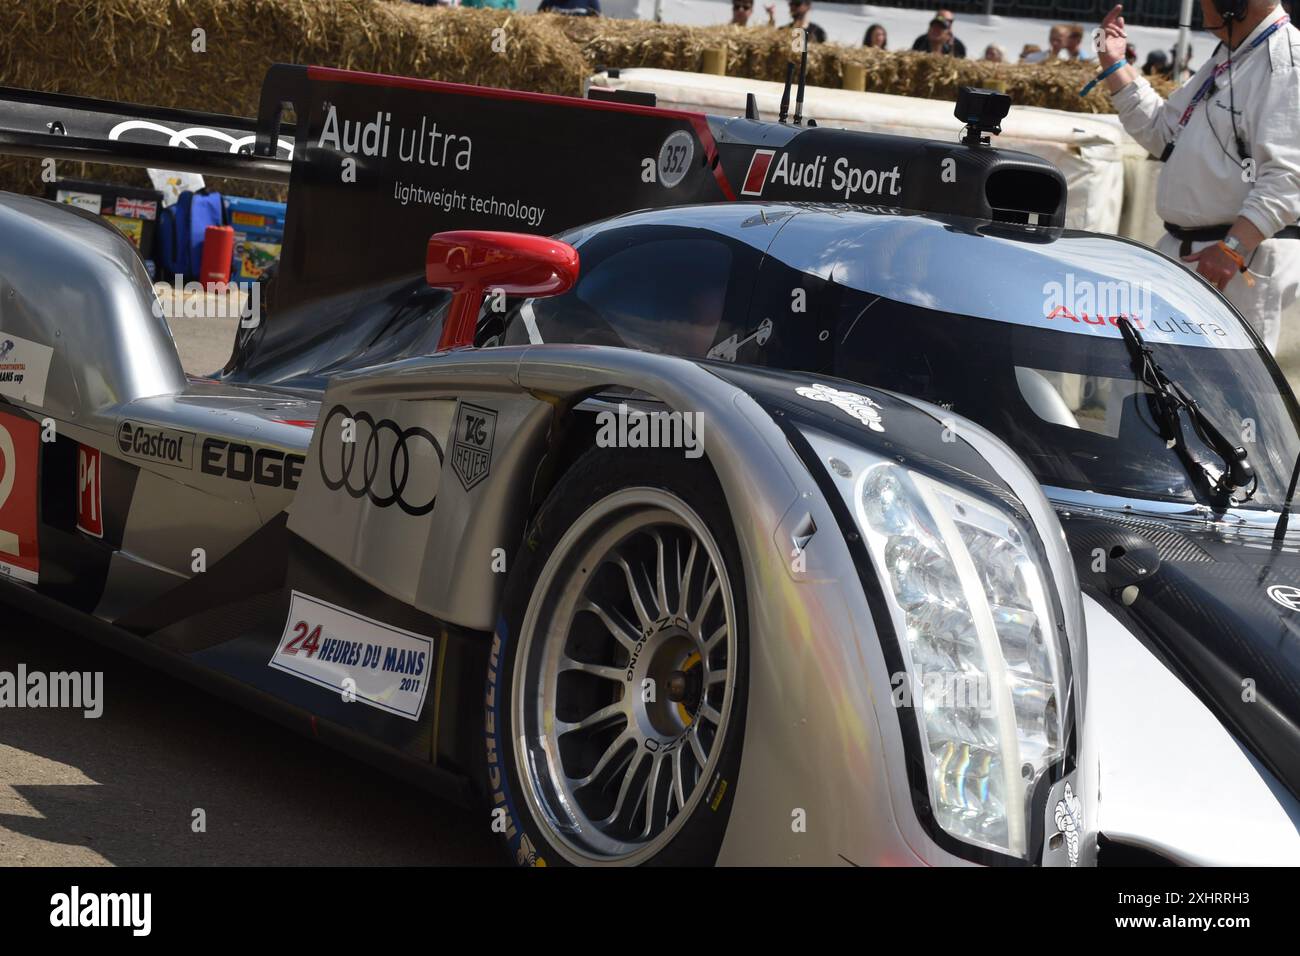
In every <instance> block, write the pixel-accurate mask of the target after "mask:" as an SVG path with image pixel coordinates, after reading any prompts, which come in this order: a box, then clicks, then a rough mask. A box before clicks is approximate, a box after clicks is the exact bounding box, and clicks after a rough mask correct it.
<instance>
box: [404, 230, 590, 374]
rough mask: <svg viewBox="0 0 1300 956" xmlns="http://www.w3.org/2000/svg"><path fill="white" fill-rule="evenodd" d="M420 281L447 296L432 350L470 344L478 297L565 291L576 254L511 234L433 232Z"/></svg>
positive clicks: (555, 243)
mask: <svg viewBox="0 0 1300 956" xmlns="http://www.w3.org/2000/svg"><path fill="white" fill-rule="evenodd" d="M424 274H425V278H426V279H427V280H428V283H429V285H431V286H433V287H434V288H437V289H449V290H451V293H452V299H451V308H450V309H449V310H448V312H447V320H446V322H444V323H443V327H442V337H441V338H440V339H439V340H438V351H440V352H441V351H443V350H445V349H454V348H467V347H470V346H472V345H473V344H474V331H475V328H476V327H477V325H478V313H479V308H480V307H481V306H482V305H483V296H484V295H486V294H487V293H488V292H495V291H496V290H498V289H500V290H501V291H502V292H504V293H505V294H506V295H525V296H543V295H559V294H560V293H562V292H567V291H568V290H569V289H570V288H571V287H572V286H573V283H574V282H576V281H577V279H578V250H577V249H575V248H573V246H571V245H569V244H568V243H567V242H560V241H559V240H558V239H549V238H547V237H546V236H530V235H525V234H523V233H517V232H478V231H471V230H463V231H459V232H439V233H435V234H434V235H433V236H432V237H430V239H429V251H428V255H427V256H426V258H425V273H424Z"/></svg>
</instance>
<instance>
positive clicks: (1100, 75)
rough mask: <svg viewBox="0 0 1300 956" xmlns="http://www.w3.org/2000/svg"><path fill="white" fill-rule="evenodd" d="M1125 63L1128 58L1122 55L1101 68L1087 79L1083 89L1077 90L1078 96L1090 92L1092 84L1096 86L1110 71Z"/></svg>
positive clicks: (1112, 71)
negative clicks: (1104, 67)
mask: <svg viewBox="0 0 1300 956" xmlns="http://www.w3.org/2000/svg"><path fill="white" fill-rule="evenodd" d="M1127 63H1128V60H1126V59H1124V58H1123V57H1120V58H1119V59H1118V60H1116V61H1115V62H1114V63H1112V64H1111V65H1110V66H1108V67H1106V69H1104V70H1102V71H1101V72H1100V73H1098V74H1097V75H1096V76H1094V77H1093V78H1092V79H1091V80H1089V81H1088V85H1087V86H1085V87H1084V88H1083V89H1081V90H1080V91H1079V95H1080V96H1087V95H1088V94H1089V93H1091V92H1092V88H1093V87H1094V86H1096V85H1097V84H1098V83H1100V82H1101V81H1102V80H1104V79H1106V77H1108V76H1110V75H1111V74H1112V73H1114V72H1115V71H1116V70H1118V69H1119V68H1120V67H1121V66H1124V65H1125V64H1127Z"/></svg>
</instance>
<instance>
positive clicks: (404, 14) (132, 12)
mask: <svg viewBox="0 0 1300 956" xmlns="http://www.w3.org/2000/svg"><path fill="white" fill-rule="evenodd" d="M555 19H557V18H554V17H536V16H520V15H517V14H512V13H509V12H507V11H497V10H469V9H466V10H458V9H450V8H442V9H438V8H430V7H423V6H419V5H416V4H396V3H381V2H375V0H90V2H85V3H68V2H67V0H0V84H5V85H12V86H23V87H28V88H31V89H40V90H48V91H51V92H61V93H78V94H82V95H85V96H95V97H102V98H107V99H119V100H126V101H128V102H137V103H149V104H152V105H157V106H178V107H189V108H193V109H203V110H210V111H213V112H226V113H237V114H240V115H244V116H250V115H255V114H256V112H257V101H258V94H259V91H260V89H261V83H262V77H263V76H264V74H265V73H266V70H267V68H268V67H269V66H270V65H271V64H273V63H276V62H282V63H283V62H289V63H305V64H320V65H326V66H337V67H342V68H344V69H353V70H367V71H371V72H377V73H395V74H400V75H403V76H417V77H422V78H426V79H436V80H456V81H460V82H466V83H476V84H480V85H484V86H498V87H507V86H509V87H514V88H517V89H528V90H538V91H543V92H556V93H560V92H562V93H575V92H577V91H578V90H579V89H581V84H582V79H583V77H584V76H585V75H586V73H587V64H586V62H585V61H584V60H583V58H582V55H581V53H580V52H579V51H578V49H577V48H576V47H575V46H574V44H573V43H572V42H571V41H570V40H569V39H568V38H567V37H566V36H565V35H564V34H563V33H562V32H561V31H560V30H559V29H558V28H557V27H556V26H555V24H554V21H555ZM498 28H500V29H501V30H502V31H503V32H502V33H499V34H494V30H497V29H498ZM196 29H201V30H203V31H204V35H203V46H204V47H205V48H206V49H205V51H203V52H200V51H198V50H196V49H195V47H196V41H195V37H194V33H193V31H194V30H196ZM501 39H504V41H505V42H504V49H502V46H503V45H502V44H501V43H500V42H499V41H500V40H501ZM494 41H497V42H496V43H494ZM38 171H39V165H38V163H37V162H36V161H34V160H15V159H4V160H0V189H10V190H17V191H21V192H40V191H41V189H42V187H41V184H40V183H39V182H38ZM59 172H60V175H61V176H76V177H82V178H93V179H104V178H109V179H112V180H115V181H129V182H132V183H135V184H139V185H145V184H147V178H146V177H145V175H144V173H143V172H142V171H123V170H112V169H111V168H110V167H99V166H90V167H87V166H85V165H84V164H73V163H62V164H60V165H59ZM214 185H217V186H219V184H218V183H215V182H214ZM237 191H238V192H240V193H241V194H244V195H250V194H251V195H262V196H266V195H274V194H275V193H276V190H275V189H274V187H270V188H268V187H255V186H253V185H252V184H244V183H240V184H239V185H238V187H237Z"/></svg>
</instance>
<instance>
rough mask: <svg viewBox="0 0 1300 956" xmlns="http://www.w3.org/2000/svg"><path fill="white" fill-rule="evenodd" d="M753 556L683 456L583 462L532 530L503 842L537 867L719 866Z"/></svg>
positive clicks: (497, 659)
mask: <svg viewBox="0 0 1300 956" xmlns="http://www.w3.org/2000/svg"><path fill="white" fill-rule="evenodd" d="M747 623H748V620H747V608H746V601H745V588H744V576H743V570H742V566H741V560H740V552H739V547H738V545H737V542H736V536H735V532H734V530H733V528H732V525H731V519H730V512H729V509H728V508H727V505H726V501H725V499H724V498H723V496H722V490H721V488H720V487H719V485H718V482H717V479H716V478H715V477H714V475H713V472H712V471H711V469H710V468H709V466H708V464H707V463H706V462H705V460H704V459H698V460H694V461H692V460H688V459H686V458H684V457H683V456H682V455H681V454H680V452H678V453H673V452H665V451H650V450H639V449H638V450H632V449H600V448H593V449H592V450H591V451H589V452H587V453H586V454H585V455H584V456H583V457H582V458H580V459H579V460H578V462H577V463H576V464H575V465H574V466H573V467H572V469H570V471H569V472H567V473H566V474H565V475H564V476H563V478H562V479H561V480H560V481H559V483H558V484H557V486H556V487H555V489H554V490H553V491H552V492H551V494H550V496H549V497H548V498H547V500H546V501H545V503H544V504H543V506H542V508H541V509H540V511H539V512H538V515H537V517H536V518H535V519H534V521H533V523H532V525H531V526H530V528H529V531H528V534H527V535H526V538H525V543H524V546H523V548H522V549H521V551H520V555H519V558H518V559H517V560H516V562H515V566H514V568H513V569H512V573H511V578H510V581H509V583H508V585H507V588H506V599H505V604H504V607H503V613H502V615H501V618H500V622H499V624H498V627H497V633H496V634H495V635H494V638H493V645H492V648H491V653H490V659H489V663H488V675H487V709H486V715H485V720H486V724H487V727H486V731H487V733H486V740H487V777H488V780H487V783H488V792H489V797H490V800H491V803H492V813H493V826H494V829H496V830H498V831H499V832H501V833H503V834H504V836H505V838H506V842H507V845H508V849H509V852H510V855H511V856H512V857H513V858H514V859H515V860H516V861H517V862H519V863H523V864H534V865H536V864H543V865H546V864H552V865H553V864H586V865H591V864H623V865H635V864H643V863H660V864H670V865H692V864H711V863H713V862H714V861H715V860H716V858H717V854H718V849H719V847H720V845H721V842H722V836H723V833H724V831H725V828H726V822H727V818H728V815H729V813H730V808H731V803H732V800H733V798H734V794H735V787H736V774H737V771H738V769H739V764H740V751H741V742H742V739H743V735H744V723H745V720H744V718H745V704H746V699H747V678H748V641H747Z"/></svg>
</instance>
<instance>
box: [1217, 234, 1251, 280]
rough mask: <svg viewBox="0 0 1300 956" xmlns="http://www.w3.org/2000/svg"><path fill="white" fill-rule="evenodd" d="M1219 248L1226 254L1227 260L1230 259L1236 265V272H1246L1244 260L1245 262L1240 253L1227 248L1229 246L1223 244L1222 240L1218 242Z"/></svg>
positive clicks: (1229, 247)
mask: <svg viewBox="0 0 1300 956" xmlns="http://www.w3.org/2000/svg"><path fill="white" fill-rule="evenodd" d="M1219 248H1220V249H1222V250H1223V251H1224V252H1226V253H1227V254H1228V258H1229V259H1231V260H1232V261H1233V262H1235V263H1237V271H1238V272H1245V271H1246V260H1245V258H1243V257H1242V255H1241V253H1240V252H1238V251H1237V250H1236V249H1233V248H1232V247H1231V246H1229V245H1228V244H1227V243H1226V242H1224V241H1223V240H1222V239H1220V240H1219Z"/></svg>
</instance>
